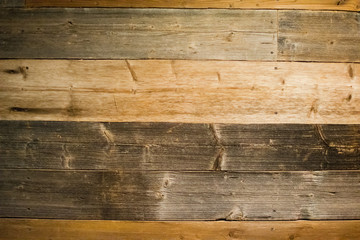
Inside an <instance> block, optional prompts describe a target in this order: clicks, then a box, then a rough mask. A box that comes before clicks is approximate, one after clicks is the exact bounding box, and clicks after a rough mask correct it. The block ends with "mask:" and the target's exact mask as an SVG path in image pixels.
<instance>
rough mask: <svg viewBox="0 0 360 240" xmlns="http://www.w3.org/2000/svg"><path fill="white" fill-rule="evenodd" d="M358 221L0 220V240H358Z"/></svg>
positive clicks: (359, 233) (359, 236) (359, 224)
mask: <svg viewBox="0 0 360 240" xmlns="http://www.w3.org/2000/svg"><path fill="white" fill-rule="evenodd" d="M359 238H360V221H296V222H292V221H257V222H252V221H249V222H222V221H219V222H198V221H192V222H186V221H182V222H174V221H171V222H140V221H135V222H131V221H109V220H106V221H104V220H99V221H96V220H95V221H94V220H92V221H88V220H54V219H51V220H49V219H0V239H1V240H9V239H11V240H45V239H46V240H48V239H52V240H64V239H67V240H83V239H84V240H85V239H86V240H98V239H101V240H123V239H128V240H144V239H147V240H169V239H211V240H224V239H242V240H279V239H289V240H291V239H301V240H313V239H317V240H339V239H359Z"/></svg>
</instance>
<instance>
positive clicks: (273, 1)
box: [26, 0, 360, 11]
mask: <svg viewBox="0 0 360 240" xmlns="http://www.w3.org/2000/svg"><path fill="white" fill-rule="evenodd" d="M359 5H360V2H359V0H347V1H339V0H315V1H314V0H297V1H293V0H147V1H143V0H116V1H114V0H98V1H92V0H76V1H72V0H26V6H27V7H140V8H146V7H151V8H156V7H157V8H257V9H319V10H320V9H323V10H346V11H357V10H358V9H359Z"/></svg>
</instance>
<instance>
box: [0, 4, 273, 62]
mask: <svg viewBox="0 0 360 240" xmlns="http://www.w3.org/2000/svg"><path fill="white" fill-rule="evenodd" d="M276 24H277V22H276V11H271V10H270V11H262V10H260V11H253V10H241V11H232V10H224V9H218V10H206V11H201V10H188V9H116V8H113V9H111V8H109V9H103V8H98V9H96V8H95V9H80V8H77V9H51V8H48V9H47V8H45V9H1V10H0V58H85V59H94V58H95V59H104V58H106V59H147V58H159V59H169V58H170V59H222V60H225V59H228V60H260V59H261V60H274V59H275V58H276V45H277V43H276V35H277V34H276V32H277V25H276Z"/></svg>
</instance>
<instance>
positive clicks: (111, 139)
mask: <svg viewBox="0 0 360 240" xmlns="http://www.w3.org/2000/svg"><path fill="white" fill-rule="evenodd" d="M99 126H100V132H101V134H102V135H103V136H104V138H105V139H106V142H107V144H108V147H107V153H106V154H107V156H108V157H109V156H110V155H111V154H112V152H113V151H114V147H115V141H114V135H113V134H112V133H111V132H110V130H108V129H107V128H106V126H105V124H104V123H100V125H99Z"/></svg>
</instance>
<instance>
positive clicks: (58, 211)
mask: <svg viewBox="0 0 360 240" xmlns="http://www.w3.org/2000/svg"><path fill="white" fill-rule="evenodd" d="M359 216H360V171H329V172H327V171H320V172H317V171H312V172H219V171H217V172H216V171H212V172H208V171H207V172H194V171H192V172H180V171H177V172H162V171H152V172H144V171H131V172H128V171H114V170H112V171H110V170H109V171H104V170H91V171H90V170H81V171H80V170H78V171H73V170H67V171H55V170H53V171H49V170H4V169H3V170H0V217H11V218H14V217H15V218H56V219H83V220H91V219H94V220H101V219H104V220H106V219H108V220H301V219H302V220H305V219H309V220H320V219H322V220H324V219H329V220H336V219H349V220H350V219H359Z"/></svg>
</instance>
